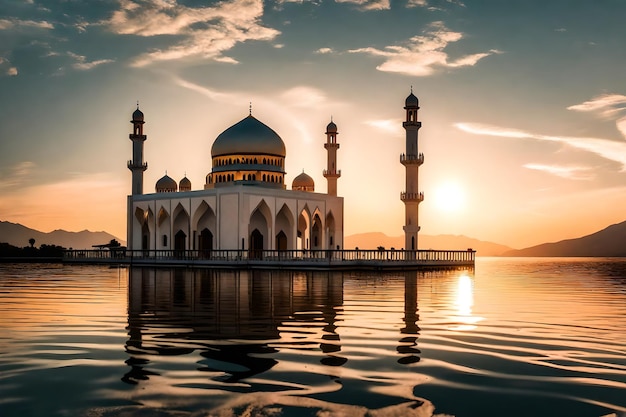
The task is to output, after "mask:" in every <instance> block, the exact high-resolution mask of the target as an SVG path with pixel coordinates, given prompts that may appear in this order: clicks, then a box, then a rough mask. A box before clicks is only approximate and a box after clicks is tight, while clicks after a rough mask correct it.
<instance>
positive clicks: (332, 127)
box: [324, 118, 341, 196]
mask: <svg viewBox="0 0 626 417" xmlns="http://www.w3.org/2000/svg"><path fill="white" fill-rule="evenodd" d="M338 134H339V133H338V132H337V125H336V124H335V123H333V119H332V118H331V119H330V123H328V126H326V143H325V144H324V148H326V150H327V151H328V163H327V168H326V169H325V170H324V177H326V180H327V181H328V191H327V193H328V195H332V196H337V178H339V177H341V170H337V149H339V144H338V143H337V135H338Z"/></svg>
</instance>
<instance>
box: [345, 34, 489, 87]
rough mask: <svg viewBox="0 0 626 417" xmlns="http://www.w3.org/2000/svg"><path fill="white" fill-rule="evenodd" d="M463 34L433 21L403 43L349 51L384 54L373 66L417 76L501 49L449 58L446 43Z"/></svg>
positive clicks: (462, 64)
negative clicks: (422, 32) (381, 59)
mask: <svg viewBox="0 0 626 417" xmlns="http://www.w3.org/2000/svg"><path fill="white" fill-rule="evenodd" d="M462 38H463V34H462V33H460V32H454V31H451V30H449V29H448V28H446V26H445V25H444V24H443V22H434V23H432V24H431V25H430V26H429V28H428V30H427V31H426V32H425V33H424V34H423V35H421V36H414V37H412V38H411V39H409V40H408V41H407V42H406V43H405V44H404V45H390V46H387V47H385V48H384V49H378V48H373V47H367V48H359V49H352V50H350V51H348V52H351V53H365V54H369V55H372V56H377V57H383V58H385V59H386V60H385V62H383V63H382V64H381V65H379V66H378V67H376V69H378V70H379V71H387V72H398V73H402V74H406V75H412V76H417V77H424V76H428V75H431V74H433V73H434V72H435V71H436V70H437V69H438V68H459V67H468V66H474V65H476V63H478V61H480V60H481V59H483V58H486V57H488V56H490V55H493V54H498V53H500V51H497V50H490V51H488V52H480V53H476V54H469V55H465V56H461V57H459V58H456V59H450V58H449V56H448V54H447V53H446V52H444V49H445V48H446V47H447V46H448V44H450V43H452V42H457V41H459V40H461V39H462Z"/></svg>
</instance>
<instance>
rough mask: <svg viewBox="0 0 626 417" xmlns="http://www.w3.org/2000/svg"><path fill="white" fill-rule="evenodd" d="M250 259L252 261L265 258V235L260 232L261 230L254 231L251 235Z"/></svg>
mask: <svg viewBox="0 0 626 417" xmlns="http://www.w3.org/2000/svg"><path fill="white" fill-rule="evenodd" d="M248 257H249V258H250V259H261V258H263V234H262V233H261V232H259V229H254V230H253V231H252V233H250V253H249V254H248Z"/></svg>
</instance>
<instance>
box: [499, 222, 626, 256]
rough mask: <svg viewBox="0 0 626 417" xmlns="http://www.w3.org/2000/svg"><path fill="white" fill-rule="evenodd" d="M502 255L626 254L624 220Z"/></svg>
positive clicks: (625, 226) (625, 224) (625, 223)
mask: <svg viewBox="0 0 626 417" xmlns="http://www.w3.org/2000/svg"><path fill="white" fill-rule="evenodd" d="M502 256H609V257H610V256H616V257H620V256H626V221H624V222H622V223H618V224H614V225H612V226H609V227H607V228H606V229H603V230H600V231H599V232H596V233H593V234H590V235H587V236H583V237H579V238H576V239H567V240H561V241H560V242H554V243H544V244H542V245H537V246H532V247H530V248H526V249H520V250H511V251H508V252H505V253H503V254H502Z"/></svg>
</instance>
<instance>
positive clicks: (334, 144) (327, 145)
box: [324, 142, 339, 149]
mask: <svg viewBox="0 0 626 417" xmlns="http://www.w3.org/2000/svg"><path fill="white" fill-rule="evenodd" d="M324 148H326V149H339V144H338V143H337V142H326V143H325V144H324Z"/></svg>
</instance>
